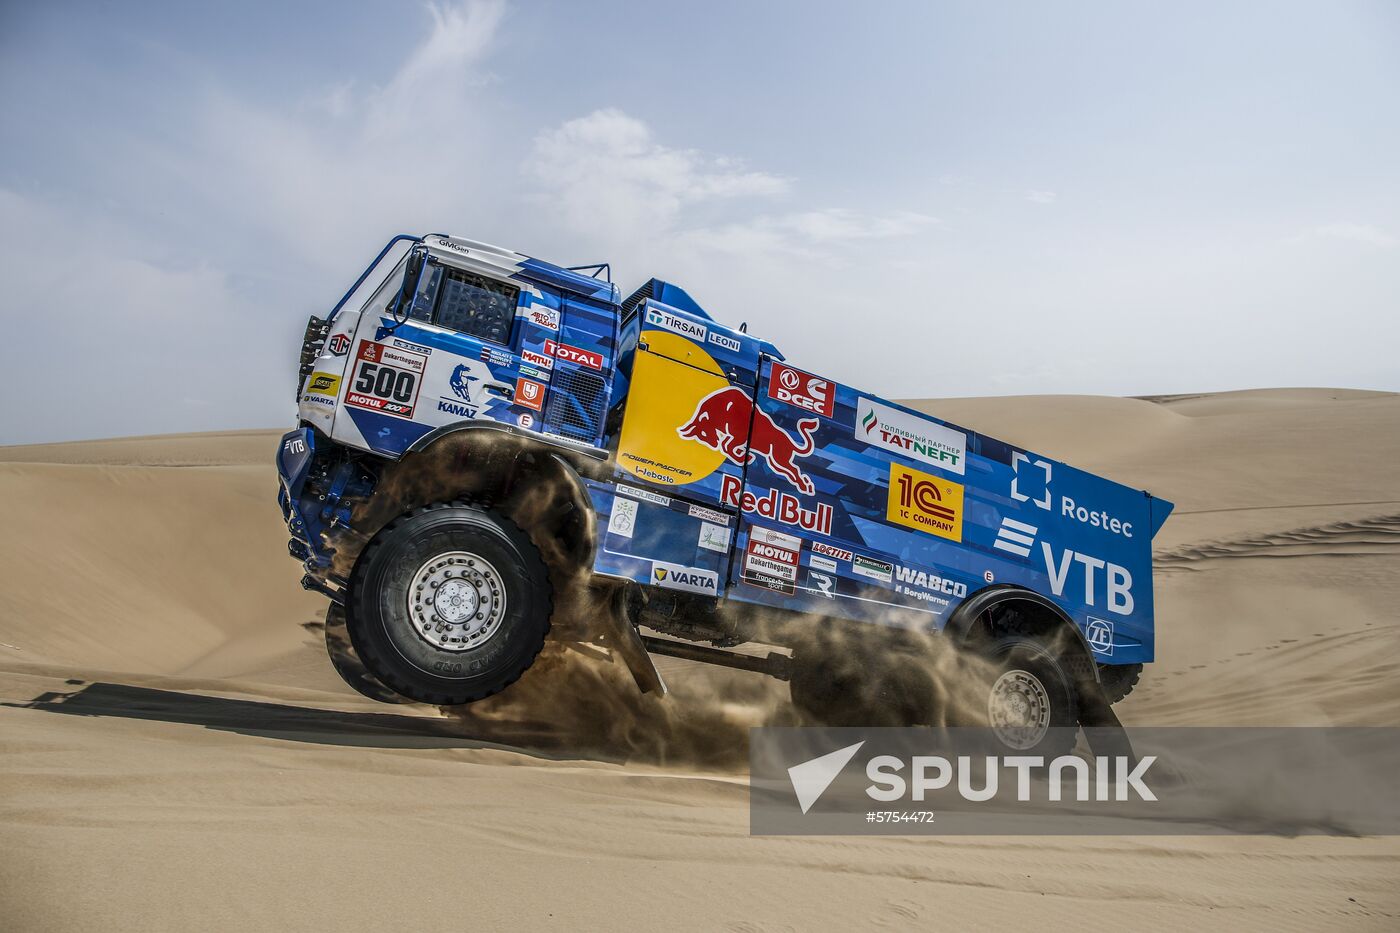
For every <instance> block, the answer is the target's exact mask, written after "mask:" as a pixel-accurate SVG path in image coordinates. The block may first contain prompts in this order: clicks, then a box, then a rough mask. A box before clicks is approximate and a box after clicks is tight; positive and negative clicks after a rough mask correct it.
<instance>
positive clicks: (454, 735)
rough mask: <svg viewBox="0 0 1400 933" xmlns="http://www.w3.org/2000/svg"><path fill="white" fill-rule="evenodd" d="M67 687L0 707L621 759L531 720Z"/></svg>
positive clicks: (351, 741)
mask: <svg viewBox="0 0 1400 933" xmlns="http://www.w3.org/2000/svg"><path fill="white" fill-rule="evenodd" d="M69 683H70V684H72V685H74V689H73V690H71V691H67V692H63V691H48V692H45V693H42V694H40V695H39V696H37V697H35V698H34V699H33V700H30V701H29V702H28V703H4V704H0V705H4V706H10V707H14V708H19V709H36V710H43V711H44V712H49V713H63V714H66V715H69V716H112V717H119V718H122V719H138V720H148V721H152V722H171V723H183V724H185V725H192V726H202V727H203V728H205V729H213V730H216V731H219V732H233V733H237V734H239V735H252V736H261V737H263V738H271V739H281V740H284V741H289V742H307V743H311V744H315V745H339V746H349V747H363V748H426V749H433V748H474V749H502V750H509V751H515V752H520V753H523V754H527V755H531V756H533V757H536V758H542V759H549V760H555V761H560V760H578V759H582V758H587V759H588V760H593V761H611V762H621V761H623V760H624V759H625V756H621V757H619V756H615V755H610V754H608V753H607V752H606V751H602V752H601V753H599V750H597V749H590V750H588V752H587V754H580V753H579V752H580V750H579V749H577V748H569V747H568V742H567V736H562V735H559V734H558V733H557V732H553V733H551V731H550V730H548V729H547V728H537V727H534V726H533V724H531V723H525V722H521V723H512V724H506V723H498V724H497V725H498V726H500V727H501V728H499V729H497V730H493V731H495V732H496V733H497V735H496V737H494V738H486V737H473V736H470V735H466V734H464V729H463V724H462V723H461V722H459V721H457V720H453V719H436V718H432V717H428V716H413V715H405V714H403V713H352V712H342V711H339V710H327V709H317V708H315V707H306V706H293V705H290V704H285V703H273V702H267V701H261V700H235V699H228V698H225V697H214V696H203V695H201V694H195V693H184V692H181V691H177V690H160V689H156V688H153V687H136V686H131V685H128V684H113V683H103V682H96V683H84V682H83V681H69Z"/></svg>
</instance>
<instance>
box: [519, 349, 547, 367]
mask: <svg viewBox="0 0 1400 933" xmlns="http://www.w3.org/2000/svg"><path fill="white" fill-rule="evenodd" d="M520 358H521V359H522V360H524V361H525V362H526V363H529V364H530V365H531V366H538V367H539V368H540V369H553V368H554V357H552V356H545V355H544V354H543V353H536V352H535V351H533V350H521V351H520Z"/></svg>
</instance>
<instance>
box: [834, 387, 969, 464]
mask: <svg viewBox="0 0 1400 933" xmlns="http://www.w3.org/2000/svg"><path fill="white" fill-rule="evenodd" d="M855 438H856V440H858V441H864V442H865V443H867V444H870V445H872V446H874V447H882V448H884V449H885V450H889V451H893V452H894V453H897V454H900V455H901V456H905V457H911V458H913V459H915V460H922V461H923V462H924V463H927V464H929V465H931V466H936V467H938V468H939V469H940V470H947V471H948V472H949V473H957V474H959V475H962V472H963V470H964V469H965V468H966V466H965V461H966V460H967V435H966V434H964V433H962V432H961V431H955V430H953V429H952V428H949V427H945V426H944V425H941V424H938V423H936V422H933V421H930V420H928V419H927V418H920V417H919V416H918V415H915V414H912V413H910V412H907V411H900V410H899V409H897V408H891V407H890V406H888V405H882V404H880V403H879V402H876V401H873V400H871V399H868V398H861V399H859V400H858V401H857V402H856V426H855Z"/></svg>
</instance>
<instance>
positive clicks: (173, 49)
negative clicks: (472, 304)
mask: <svg viewBox="0 0 1400 933" xmlns="http://www.w3.org/2000/svg"><path fill="white" fill-rule="evenodd" d="M1397 88H1400V5H1397V4H1395V3H1393V2H1386V0H1379V2H1371V3H1364V2H1314V3H1293V2H1277V3H1230V2H1226V3H1221V2H1211V3H1198V2H1178V3H1171V4H1164V3H1136V2H1101V3H1083V2H1057V3H1041V2H1034V3H1013V2H1006V3H995V4H989V3H980V2H967V3H948V2H937V3H934V2H917V3H894V2H890V3H868V4H848V3H840V4H838V3H819V2H808V3H796V2H794V3H779V2H771V3H752V2H748V3H727V2H708V3H703V4H666V3H656V2H647V3H642V2H635V3H612V2H601V0H599V2H590V3H586V4H584V3H576V2H575V3H569V2H558V3H553V2H527V0H515V2H504V0H468V2H441V3H430V4H426V5H424V4H415V3H410V2H382V3H381V2H365V3H352V2H306V3H303V2H285V0H284V2H281V3H259V2H241V3H236V4H229V3H222V4H215V3H188V2H169V3H166V2H149V0H148V2H141V3H126V4H123V3H74V2H61V0H59V2H53V3H48V4H24V3H19V2H15V0H0V238H2V240H0V247H3V249H0V327H3V329H4V332H3V337H0V367H2V368H3V371H4V373H5V376H6V386H7V389H6V392H5V398H6V400H7V404H5V405H4V406H3V408H0V444H7V443H29V442H40V441H53V440H74V439H83V438H92V437H110V436H120V435H131V434H155V433H168V432H179V431H211V430H219V429H228V428H250V427H280V426H290V425H291V424H292V423H293V422H294V420H295V403H294V395H295V392H296V386H295V382H296V375H295V371H296V358H297V354H298V351H299V347H300V339H301V332H302V329H303V328H304V326H305V323H306V319H307V317H308V316H309V315H311V314H324V313H325V312H326V311H328V310H329V309H330V307H331V306H332V305H333V304H334V303H335V301H336V300H337V299H338V298H339V297H340V295H341V293H342V292H343V291H344V290H345V289H346V288H347V287H348V286H349V284H350V283H351V282H352V281H353V280H354V278H355V277H356V276H357V275H358V274H359V272H360V271H361V270H362V269H363V267H364V266H365V265H366V263H368V261H369V260H370V259H371V258H373V256H374V254H375V253H376V252H377V250H378V249H379V247H380V246H381V245H382V244H383V243H384V242H385V241H387V240H388V238H389V237H390V236H392V235H393V234H395V233H400V232H413V233H427V232H437V231H442V232H448V233H452V234H455V235H459V236H465V237H469V238H472V239H477V240H485V241H487V242H491V243H496V244H498V245H501V246H505V247H508V248H511V249H515V250H518V251H520V252H523V253H526V254H529V255H533V256H537V257H539V258H541V259H545V260H548V261H551V262H557V263H560V264H563V265H575V264H581V263H585V262H599V261H608V262H611V263H612V269H613V274H614V278H615V280H616V281H617V282H618V284H619V286H620V287H621V288H622V290H623V293H624V294H626V293H628V292H630V291H631V290H632V289H633V288H635V287H636V286H637V285H640V284H641V283H642V282H644V281H645V280H646V279H648V278H649V277H651V276H659V277H661V278H664V279H667V280H669V281H673V282H676V283H677V284H679V285H681V286H682V287H684V288H685V289H686V290H688V291H689V292H690V293H691V294H692V295H693V296H694V297H695V298H696V299H697V300H698V301H699V302H700V303H701V304H702V305H704V306H705V308H706V309H707V310H708V311H709V312H710V314H711V315H712V316H714V317H715V318H717V319H719V320H722V321H726V322H730V323H738V322H740V321H743V322H747V323H748V325H749V330H750V332H752V333H756V334H759V335H761V336H764V337H766V338H768V339H770V340H772V341H773V342H774V343H776V344H777V345H778V346H779V347H780V348H781V349H782V351H783V353H784V354H785V355H786V356H787V358H788V359H789V360H790V361H792V362H793V363H794V364H796V365H798V366H801V367H803V368H805V369H809V370H812V371H815V372H818V373H820V374H823V375H829V376H832V377H834V378H836V379H839V380H840V381H842V382H845V383H848V384H853V385H856V386H859V387H861V388H863V389H866V390H869V391H873V392H875V393H877V394H880V395H883V396H886V397H889V398H910V397H960V396H982V395H1022V394H1045V393H1072V394H1107V395H1149V394H1172V393H1186V392H1197V391H1216V390H1227V389H1241V388H1253V387H1271V386H1339V387H1354V388H1372V389H1386V390H1400V362H1397V353H1396V348H1397V347H1400V323H1397V321H1398V320H1400V313H1397V312H1400V94H1397V93H1396V89H1397Z"/></svg>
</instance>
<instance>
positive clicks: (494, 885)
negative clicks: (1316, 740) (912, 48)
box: [0, 389, 1400, 930]
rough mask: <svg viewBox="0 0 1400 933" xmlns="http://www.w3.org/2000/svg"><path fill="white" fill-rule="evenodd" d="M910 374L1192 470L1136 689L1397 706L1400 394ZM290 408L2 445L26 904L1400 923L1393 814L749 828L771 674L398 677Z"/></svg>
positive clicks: (204, 922)
mask: <svg viewBox="0 0 1400 933" xmlns="http://www.w3.org/2000/svg"><path fill="white" fill-rule="evenodd" d="M912 404H914V405H915V406H916V407H918V408H920V409H922V410H925V411H928V412H931V413H934V414H936V415H938V416H939V417H941V418H945V419H947V420H950V421H953V422H956V423H959V424H963V425H966V426H971V427H975V428H976V429H977V430H979V431H983V432H985V433H989V434H992V435H995V436H999V437H1003V438H1005V439H1006V440H1009V441H1012V442H1013V443H1017V444H1021V445H1023V446H1027V447H1031V448H1033V449H1036V450H1041V451H1043V452H1045V453H1047V454H1050V455H1052V456H1055V457H1059V458H1062V459H1065V460H1067V461H1069V462H1071V463H1073V464H1075V465H1078V466H1082V467H1084V468H1086V469H1090V470H1095V471H1098V472H1103V473H1105V474H1107V475H1109V476H1111V477H1113V478H1115V479H1118V480H1120V481H1122V482H1126V483H1130V484H1132V485H1137V486H1141V487H1144V488H1147V489H1150V490H1152V491H1154V492H1155V493H1158V494H1160V495H1162V496H1165V497H1166V498H1169V499H1171V500H1173V501H1175V502H1176V503H1177V505H1178V512H1177V514H1176V515H1174V516H1173V517H1172V519H1171V520H1170V521H1169V522H1168V523H1167V525H1166V527H1165V528H1164V529H1163V532H1162V534H1161V535H1159V537H1158V539H1157V541H1156V551H1157V574H1156V587H1157V600H1158V625H1159V633H1160V634H1159V654H1158V662H1157V663H1156V664H1155V665H1152V666H1151V667H1149V669H1148V671H1147V673H1146V674H1145V675H1144V678H1143V682H1142V684H1141V686H1140V687H1139V688H1138V690H1137V691H1136V692H1135V693H1134V694H1133V696H1131V697H1129V698H1128V700H1126V701H1125V702H1124V703H1123V704H1121V706H1120V707H1119V713H1120V716H1121V717H1122V719H1123V720H1124V721H1125V722H1127V723H1129V724H1144V725H1146V724H1161V725H1181V724H1259V725H1305V724H1322V723H1327V724H1354V725H1400V652H1397V650H1396V649H1397V643H1398V642H1400V619H1397V615H1396V610H1395V606H1396V605H1400V471H1397V470H1396V469H1394V464H1395V463H1397V462H1400V395H1396V394H1393V393H1377V392H1365V391H1359V390H1336V389H1279V390H1255V391H1249V392H1226V393H1201V394H1194V395H1176V396H1166V397H1156V398H1151V399H1105V398H1094V397H1082V396H1047V397H1023V398H998V399H943V400H918V401H916V402H914V403H912ZM280 433H281V432H280V431H277V430H265V431H231V432H217V433H212V434H202V435H180V436H171V437H151V438H118V439H112V440H104V441H91V442H80V443H73V444H46V445H33V446H29V447H8V448H0V516H3V518H2V519H0V521H3V526H0V527H3V528H4V529H5V531H4V534H3V535H0V827H3V837H4V839H5V846H4V847H3V852H0V916H6V917H8V918H10V920H11V923H12V924H13V928H14V929H26V930H29V929H33V930H62V929H76V928H90V927H93V926H99V925H100V926H103V927H106V928H110V929H119V930H120V929H132V930H151V929H189V928H192V927H198V928H240V929H241V928H249V929H262V928H267V927H269V926H273V925H277V926H280V927H289V928H302V927H314V928H323V927H327V926H331V925H336V926H339V927H342V928H345V929H377V928H382V927H384V926H386V925H390V924H392V925H395V926H399V925H405V924H430V923H438V924H440V923H441V922H443V918H452V919H451V922H452V923H454V924H455V923H457V922H464V918H470V921H471V922H472V923H474V924H476V925H484V926H486V927H488V928H498V927H500V926H502V925H505V924H508V923H518V924H524V925H529V926H545V925H549V924H553V923H560V924H563V923H568V924H570V925H575V926H577V925H583V924H586V925H589V926H594V925H598V926H601V925H603V924H607V925H610V926H622V927H624V928H633V927H641V926H647V927H654V926H656V925H658V924H665V925H666V926H669V927H674V928H680V929H715V928H727V929H742V930H762V929H788V928H795V927H797V928H805V927H809V926H814V925H822V926H833V925H838V924H841V925H846V926H856V927H861V928H864V927H872V926H912V925H922V926H928V925H931V924H935V923H936V924H938V925H941V926H946V925H950V924H966V925H969V926H974V927H979V928H980V927H985V926H999V927H1005V926H1010V925H1012V924H1017V925H1021V924H1027V923H1031V924H1035V925H1042V924H1047V923H1054V924H1057V925H1059V924H1064V925H1069V924H1075V925H1085V924H1087V925H1089V926H1101V925H1102V926H1107V925H1110V924H1112V925H1113V926H1121V925H1122V924H1124V923H1132V924H1158V925H1162V926H1164V927H1171V928H1176V927H1182V926H1186V925H1191V926H1193V927H1200V928H1208V929H1215V928H1220V929H1226V928H1228V929H1279V928H1304V927H1306V928H1316V927H1321V926H1326V927H1350V928H1356V929H1384V928H1394V927H1395V926H1396V925H1397V918H1400V891H1397V887H1396V885H1395V883H1394V879H1395V877H1396V876H1397V875H1400V842H1397V841H1395V840H1390V839H1327V838H1303V839H1284V838H1274V837H1264V838H1245V837H1239V838H1233V837H1211V838H1205V837H1179V838H1153V839H1135V838H1117V837H1113V838H1093V837H1084V838H1056V839H1037V838H1019V837H1012V838H990V837H989V838H947V839H900V838H880V839H826V838H811V839H806V838H803V839H795V838H761V837H750V836H748V835H747V809H746V802H747V790H746V781H745V776H744V770H743V767H742V756H741V755H740V756H734V755H727V754H725V751H726V750H727V749H729V748H730V747H731V746H732V745H733V743H736V742H742V734H743V732H742V730H743V729H744V728H746V727H747V725H749V724H752V723H753V722H754V721H782V717H784V716H785V715H787V713H786V712H785V710H786V706H785V701H784V699H783V696H784V692H783V690H782V688H781V686H780V685H776V684H771V683H768V682H765V681H762V680H761V679H757V678H755V677H754V676H752V675H745V674H739V673H735V672H727V671H720V672H717V671H714V670H711V669H708V668H703V667H698V666H695V665H691V664H688V663H686V662H680V661H668V662H666V666H665V673H666V676H667V678H668V680H669V681H671V682H672V683H673V684H675V685H676V689H677V694H678V695H677V697H675V698H673V699H672V700H668V701H665V703H666V704H669V705H665V706H661V705H657V704H656V701H652V700H649V699H639V698H637V697H635V696H631V695H624V694H621V693H619V692H617V691H620V690H622V689H624V688H626V687H627V682H626V679H625V676H626V675H625V674H622V673H621V672H620V670H618V669H616V668H611V667H608V666H606V665H605V664H602V663H601V662H599V661H597V660H596V659H590V658H588V657H585V656H583V655H580V654H578V653H577V652H562V653H556V654H554V655H551V660H550V661H549V662H548V663H547V664H546V665H545V666H544V667H543V668H542V669H541V670H540V671H539V672H532V674H535V673H538V674H539V676H538V677H534V678H532V677H531V676H529V675H527V678H526V679H525V680H523V681H522V682H521V683H520V684H519V685H517V687H515V688H513V691H517V694H516V696H515V698H514V699H513V700H511V702H508V703H503V704H499V705H498V706H497V707H495V708H494V709H493V710H490V711H485V712H482V711H477V712H473V711H468V712H466V713H464V714H462V715H454V716H451V717H448V716H444V715H442V714H441V713H440V712H439V711H437V710H434V709H430V708H424V707H419V706H414V705H407V706H385V705H379V704H375V703H373V702H371V701H369V700H366V699H364V698H362V697H360V696H359V695H357V694H355V693H353V692H351V691H350V690H349V688H347V687H345V686H344V685H343V684H342V683H341V682H340V680H339V679H338V678H337V676H336V675H335V673H334V672H333V671H332V670H331V668H330V665H329V663H328V661H327V660H326V658H325V655H324V651H323V648H322V646H321V630H320V628H319V626H320V625H321V617H322V614H323V610H324V600H323V599H322V598H320V597H318V596H315V595H313V594H307V593H305V592H303V591H301V590H300V589H299V587H298V586H297V576H298V575H297V568H296V565H295V563H294V562H293V561H292V560H291V559H290V558H289V557H287V556H286V551H285V545H284V542H285V537H286V535H285V529H284V528H283V527H282V526H281V521H280V516H279V515H278V513H277V509H276V506H275V502H274V498H273V497H274V493H275V489H276V480H275V474H274V472H273V468H272V463H271V460H272V453H273V449H274V444H275V439H276V437H277V435H278V434H280ZM532 683H533V686H532ZM546 684H549V685H550V686H549V687H548V688H546V687H545V685H546ZM532 690H533V691H535V693H530V692H529V691H532ZM551 691H552V692H551ZM571 698H572V699H571ZM506 699H510V695H509V694H508V695H507V697H506ZM561 704H568V706H567V707H566V706H564V705H561ZM600 726H601V728H600ZM666 730H673V731H666ZM658 735H666V736H670V735H674V736H675V737H676V738H675V741H677V742H680V741H682V740H684V741H686V742H689V743H691V744H690V745H688V746H686V750H688V751H694V750H696V749H706V750H708V751H707V754H705V755H697V754H668V749H667V748H666V747H665V745H664V743H658ZM678 748H679V746H678ZM670 751H675V749H672V750H670ZM75 878H77V879H81V883H76V884H75V883H74V881H73V879H75ZM7 925H9V924H7Z"/></svg>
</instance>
